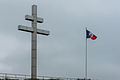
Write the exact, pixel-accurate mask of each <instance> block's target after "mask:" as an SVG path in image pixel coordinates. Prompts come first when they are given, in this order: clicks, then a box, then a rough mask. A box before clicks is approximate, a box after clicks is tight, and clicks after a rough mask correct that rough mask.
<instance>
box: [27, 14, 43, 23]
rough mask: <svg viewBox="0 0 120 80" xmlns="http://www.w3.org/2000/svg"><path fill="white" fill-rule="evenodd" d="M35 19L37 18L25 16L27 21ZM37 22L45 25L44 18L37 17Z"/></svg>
mask: <svg viewBox="0 0 120 80" xmlns="http://www.w3.org/2000/svg"><path fill="white" fill-rule="evenodd" d="M34 19H35V18H34V17H33V16H30V15H25V20H28V21H33V20H34ZM37 22H38V23H43V18H39V17H37Z"/></svg>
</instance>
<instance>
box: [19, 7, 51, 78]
mask: <svg viewBox="0 0 120 80" xmlns="http://www.w3.org/2000/svg"><path fill="white" fill-rule="evenodd" d="M25 20H28V21H32V27H27V26H22V25H19V26H18V30H21V31H26V32H31V33H32V47H31V51H32V52H31V53H32V54H31V59H32V60H31V78H33V79H36V78H37V34H42V35H49V31H46V30H42V29H37V22H38V23H43V18H39V17H37V5H32V16H30V15H26V16H25Z"/></svg>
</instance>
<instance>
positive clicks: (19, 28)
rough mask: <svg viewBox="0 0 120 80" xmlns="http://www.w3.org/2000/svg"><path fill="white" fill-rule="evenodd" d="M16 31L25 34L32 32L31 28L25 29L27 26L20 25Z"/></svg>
mask: <svg viewBox="0 0 120 80" xmlns="http://www.w3.org/2000/svg"><path fill="white" fill-rule="evenodd" d="M18 30H21V31H26V32H33V28H32V27H27V26H22V25H19V26H18Z"/></svg>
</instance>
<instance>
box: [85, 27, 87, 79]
mask: <svg viewBox="0 0 120 80" xmlns="http://www.w3.org/2000/svg"><path fill="white" fill-rule="evenodd" d="M86 31H87V27H86ZM85 43H86V49H85V80H87V32H86V42H85Z"/></svg>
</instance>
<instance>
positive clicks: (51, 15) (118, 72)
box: [0, 0, 120, 80]
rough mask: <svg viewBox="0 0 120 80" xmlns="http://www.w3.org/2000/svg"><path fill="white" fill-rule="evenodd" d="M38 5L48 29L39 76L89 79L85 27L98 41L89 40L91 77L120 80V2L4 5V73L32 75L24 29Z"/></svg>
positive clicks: (42, 0) (33, 0)
mask: <svg viewBox="0 0 120 80" xmlns="http://www.w3.org/2000/svg"><path fill="white" fill-rule="evenodd" d="M32 4H36V5H38V16H39V17H42V18H44V23H42V24H38V28H39V29H44V30H49V31H50V35H49V36H43V35H38V36H37V37H38V44H37V49H38V50H37V54H38V75H45V76H55V77H56V76H61V77H79V78H84V67H85V66H84V64H85V36H86V35H85V27H88V30H90V31H91V32H93V33H94V34H95V35H97V37H98V38H97V39H96V40H95V41H93V40H91V39H88V77H89V78H92V79H95V80H120V37H119V36H120V35H119V32H120V30H119V29H120V9H119V8H120V0H0V73H14V74H30V72H31V71H30V70H31V68H30V65H31V64H30V63H31V61H30V59H31V34H30V33H28V32H22V31H18V25H25V26H29V27H31V22H29V21H26V20H25V19H24V16H25V15H31V6H32Z"/></svg>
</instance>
